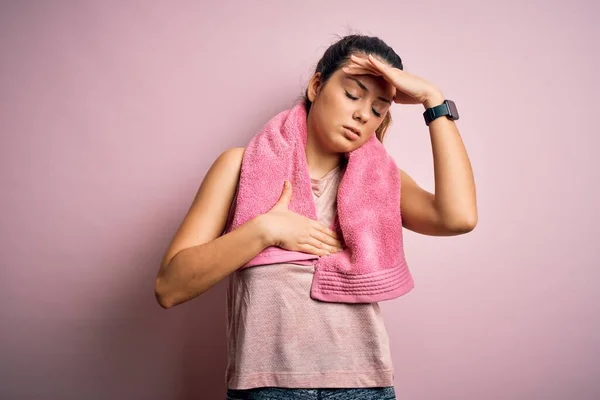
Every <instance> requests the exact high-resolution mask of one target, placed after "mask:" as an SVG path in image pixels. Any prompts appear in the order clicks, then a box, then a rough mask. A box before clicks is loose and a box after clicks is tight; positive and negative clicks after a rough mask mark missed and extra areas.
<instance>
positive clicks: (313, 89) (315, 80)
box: [308, 72, 321, 103]
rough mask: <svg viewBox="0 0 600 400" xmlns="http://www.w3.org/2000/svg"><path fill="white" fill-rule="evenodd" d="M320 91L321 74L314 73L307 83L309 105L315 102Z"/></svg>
mask: <svg viewBox="0 0 600 400" xmlns="http://www.w3.org/2000/svg"><path fill="white" fill-rule="evenodd" d="M320 90H321V73H320V72H316V73H315V74H314V75H313V77H312V78H311V79H310V82H308V99H309V100H310V102H311V103H313V102H314V101H315V98H316V97H317V95H318V94H319V91H320Z"/></svg>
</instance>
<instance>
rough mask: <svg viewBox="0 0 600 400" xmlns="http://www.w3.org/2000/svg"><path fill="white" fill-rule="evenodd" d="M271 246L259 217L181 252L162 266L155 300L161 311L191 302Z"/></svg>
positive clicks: (261, 219)
mask: <svg viewBox="0 0 600 400" xmlns="http://www.w3.org/2000/svg"><path fill="white" fill-rule="evenodd" d="M270 245H271V239H270V237H269V236H268V234H267V231H266V229H265V225H264V223H263V216H258V217H256V218H254V219H252V220H250V221H248V222H246V223H245V224H243V225H241V226H239V227H238V228H237V229H235V230H233V231H231V232H228V233H226V234H225V235H222V236H220V237H218V238H216V239H214V240H212V241H210V242H208V243H204V244H201V245H198V246H194V247H190V248H187V249H184V250H182V251H180V252H179V253H177V255H176V256H175V257H174V258H173V259H172V260H171V262H170V263H169V264H168V265H166V266H162V267H161V269H160V272H159V275H158V277H157V278H156V289H155V291H156V297H157V300H158V302H159V303H160V305H161V306H162V307H163V308H169V307H172V306H174V305H177V304H180V303H183V302H186V301H188V300H191V299H193V298H195V297H197V296H199V295H200V294H202V293H204V292H206V291H207V290H208V289H210V288H211V287H213V286H214V285H216V284H217V283H219V282H220V281H221V280H223V279H224V278H225V277H226V276H228V275H229V274H230V273H232V272H234V271H235V270H237V269H239V268H240V267H241V266H242V265H244V264H245V263H247V262H248V261H249V260H251V259H252V258H254V256H256V255H257V254H258V253H260V252H261V251H262V250H264V249H265V248H267V247H269V246H270Z"/></svg>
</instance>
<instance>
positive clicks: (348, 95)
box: [345, 91, 381, 118]
mask: <svg viewBox="0 0 600 400" xmlns="http://www.w3.org/2000/svg"><path fill="white" fill-rule="evenodd" d="M345 92H346V97H348V98H349V99H352V100H358V97H354V96H352V95H351V94H350V93H348V92H347V91H345ZM371 109H372V110H373V114H375V115H376V116H377V117H379V118H381V114H380V113H378V112H377V111H376V110H375V109H374V108H371Z"/></svg>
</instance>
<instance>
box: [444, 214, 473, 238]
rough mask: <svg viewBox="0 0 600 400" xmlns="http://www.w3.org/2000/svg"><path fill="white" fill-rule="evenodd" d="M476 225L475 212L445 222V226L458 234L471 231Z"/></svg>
mask: <svg viewBox="0 0 600 400" xmlns="http://www.w3.org/2000/svg"><path fill="white" fill-rule="evenodd" d="M476 226H477V214H473V215H470V216H465V217H462V218H458V219H455V220H454V221H452V222H449V223H447V224H446V227H447V228H448V229H449V230H450V231H452V232H454V233H456V234H458V235H460V234H465V233H469V232H471V231H472V230H473V229H475V227H476Z"/></svg>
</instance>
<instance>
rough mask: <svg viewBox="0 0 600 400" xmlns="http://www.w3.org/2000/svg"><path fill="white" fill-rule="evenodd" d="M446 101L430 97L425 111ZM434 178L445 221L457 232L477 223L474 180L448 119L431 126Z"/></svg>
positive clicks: (456, 130)
mask: <svg viewBox="0 0 600 400" xmlns="http://www.w3.org/2000/svg"><path fill="white" fill-rule="evenodd" d="M443 102H444V96H443V94H441V93H436V94H434V95H432V96H430V97H428V99H427V101H426V102H425V103H424V104H423V105H424V107H425V108H429V107H434V106H437V105H440V104H442V103H443ZM429 133H430V137H431V146H432V150H433V163H434V175H435V205H436V209H437V211H438V213H439V215H440V218H441V220H442V221H444V224H445V225H447V226H452V227H457V228H458V229H472V228H473V227H474V226H475V225H476V224H477V204H476V194H475V179H474V177H473V170H472V168H471V163H470V161H469V156H468V155H467V150H466V149H465V146H464V144H463V142H462V139H461V136H460V133H459V131H458V128H457V126H456V123H455V122H454V121H452V120H450V119H448V118H446V117H440V118H436V119H435V120H433V121H432V122H431V123H430V124H429Z"/></svg>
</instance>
